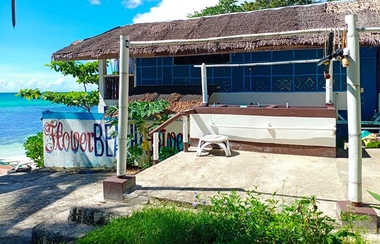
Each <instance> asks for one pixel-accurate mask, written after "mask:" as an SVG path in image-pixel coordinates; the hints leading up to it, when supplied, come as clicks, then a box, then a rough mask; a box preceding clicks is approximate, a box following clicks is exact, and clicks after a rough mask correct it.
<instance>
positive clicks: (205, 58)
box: [174, 54, 230, 65]
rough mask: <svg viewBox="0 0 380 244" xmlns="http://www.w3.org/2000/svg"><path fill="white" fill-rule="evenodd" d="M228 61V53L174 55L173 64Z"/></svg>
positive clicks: (221, 62)
mask: <svg viewBox="0 0 380 244" xmlns="http://www.w3.org/2000/svg"><path fill="white" fill-rule="evenodd" d="M229 62H230V55H229V54H212V55H197V56H182V57H174V65H189V64H190V65H195V64H202V63H205V64H224V63H229Z"/></svg>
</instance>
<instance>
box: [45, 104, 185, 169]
mask: <svg viewBox="0 0 380 244" xmlns="http://www.w3.org/2000/svg"><path fill="white" fill-rule="evenodd" d="M42 119H43V134H44V137H43V139H44V160H45V167H66V168H70V167H113V166H114V162H115V160H116V156H117V149H118V148H117V139H115V138H113V137H112V136H111V135H110V133H111V132H113V131H114V128H112V127H111V126H110V125H109V124H108V123H107V120H105V119H104V114H103V113H58V112H51V111H45V112H43V116H42ZM129 134H130V135H133V139H132V141H131V142H130V145H136V144H140V143H141V140H142V139H141V136H140V135H139V134H138V131H137V129H136V126H134V125H130V129H129ZM182 134H183V133H182V122H181V121H175V122H173V123H172V124H170V125H168V127H167V128H166V129H165V130H163V131H161V133H160V147H165V146H169V147H173V148H176V149H177V150H178V151H181V150H183V135H182ZM149 141H150V142H151V145H152V138H149Z"/></svg>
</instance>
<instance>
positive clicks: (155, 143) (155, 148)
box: [153, 132, 160, 164]
mask: <svg viewBox="0 0 380 244" xmlns="http://www.w3.org/2000/svg"><path fill="white" fill-rule="evenodd" d="M159 143H160V139H159V132H154V133H153V164H157V163H158V162H159V158H160V150H159Z"/></svg>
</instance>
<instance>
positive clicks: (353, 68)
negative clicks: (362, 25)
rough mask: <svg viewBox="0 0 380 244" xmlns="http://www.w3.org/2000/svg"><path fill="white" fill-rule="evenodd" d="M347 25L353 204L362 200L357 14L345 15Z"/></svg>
mask: <svg viewBox="0 0 380 244" xmlns="http://www.w3.org/2000/svg"><path fill="white" fill-rule="evenodd" d="M345 21H346V24H347V26H348V32H347V47H348V49H349V52H350V55H349V56H348V58H349V62H350V65H349V66H348V67H347V118H348V135H349V141H348V142H349V150H348V152H349V155H348V162H349V168H348V171H349V172H348V200H349V201H350V202H351V204H352V205H354V206H360V205H361V202H362V147H361V145H362V141H361V101H360V49H359V34H358V31H357V30H356V23H357V21H358V16H357V15H347V16H346V17H345Z"/></svg>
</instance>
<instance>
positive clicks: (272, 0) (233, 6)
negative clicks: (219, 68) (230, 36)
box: [187, 0, 334, 18]
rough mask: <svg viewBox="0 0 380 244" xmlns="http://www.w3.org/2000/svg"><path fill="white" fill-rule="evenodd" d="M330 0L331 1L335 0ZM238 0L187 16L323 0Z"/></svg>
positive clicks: (320, 0)
mask: <svg viewBox="0 0 380 244" xmlns="http://www.w3.org/2000/svg"><path fill="white" fill-rule="evenodd" d="M328 1H329V2H330V1H334V0H328ZM237 2H238V1H237V0H219V3H218V4H217V5H215V6H211V7H206V8H205V9H203V10H201V11H199V12H198V11H195V12H194V13H193V14H189V15H188V16H187V17H189V18H194V17H201V16H210V15H217V14H228V13H234V12H245V11H253V10H260V9H267V8H278V7H284V6H293V5H305V4H312V3H320V2H322V0H255V1H251V2H247V1H245V2H244V3H242V4H240V5H238V4H237Z"/></svg>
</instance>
